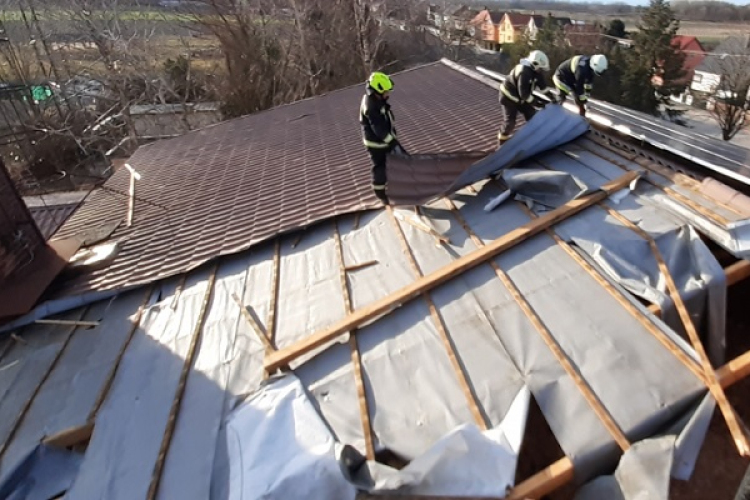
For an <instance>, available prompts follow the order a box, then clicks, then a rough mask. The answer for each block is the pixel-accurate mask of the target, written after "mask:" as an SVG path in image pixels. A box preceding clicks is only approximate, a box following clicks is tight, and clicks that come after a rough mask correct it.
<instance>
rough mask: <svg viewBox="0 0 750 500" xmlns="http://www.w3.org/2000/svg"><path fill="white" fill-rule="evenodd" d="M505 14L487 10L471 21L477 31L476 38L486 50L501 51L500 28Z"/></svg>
mask: <svg viewBox="0 0 750 500" xmlns="http://www.w3.org/2000/svg"><path fill="white" fill-rule="evenodd" d="M504 16H505V14H504V13H503V12H497V11H489V10H487V9H485V10H482V11H480V12H479V13H478V14H477V15H476V16H474V18H473V19H472V20H471V21H470V23H469V24H470V25H471V26H473V27H474V28H475V30H476V32H475V36H476V37H477V39H478V40H479V42H480V43H481V45H482V46H483V47H484V48H486V49H493V50H499V49H500V45H499V44H500V42H499V38H498V26H499V25H500V22H501V21H502V20H503V17H504Z"/></svg>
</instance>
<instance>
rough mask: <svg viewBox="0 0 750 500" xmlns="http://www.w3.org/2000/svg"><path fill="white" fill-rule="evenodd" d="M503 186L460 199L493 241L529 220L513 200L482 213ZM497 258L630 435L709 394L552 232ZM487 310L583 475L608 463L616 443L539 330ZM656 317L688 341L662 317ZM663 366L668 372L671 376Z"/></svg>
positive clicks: (648, 430)
mask: <svg viewBox="0 0 750 500" xmlns="http://www.w3.org/2000/svg"><path fill="white" fill-rule="evenodd" d="M499 192H500V189H499V188H498V187H497V186H494V185H492V183H488V184H486V185H485V187H484V188H483V189H482V191H481V192H480V193H479V195H478V196H477V199H476V200H475V201H472V202H471V203H468V204H466V205H464V206H463V207H462V214H463V216H464V218H465V219H467V220H468V222H469V224H470V225H471V226H472V227H473V228H474V231H475V232H476V233H477V234H478V235H479V236H480V238H482V239H483V240H485V241H487V242H489V241H491V240H494V239H497V238H498V237H500V236H501V235H503V234H506V233H507V232H508V231H510V230H512V229H514V228H515V227H518V226H519V225H521V224H523V223H524V222H527V221H528V220H529V219H528V216H527V215H525V214H524V213H523V212H522V211H521V210H520V208H518V207H516V206H515V205H514V204H512V203H511V204H505V205H502V206H501V208H500V209H498V210H495V211H494V212H492V214H493V216H492V217H486V216H483V211H482V208H481V207H482V206H484V205H485V204H486V202H487V201H489V200H490V199H491V198H492V197H494V196H496V195H497V194H499ZM459 199H460V198H459ZM472 200H473V197H472ZM430 214H431V216H432V217H433V220H435V224H436V226H437V228H438V230H440V231H441V232H443V233H444V234H446V235H450V237H451V240H452V241H453V239H454V238H456V239H460V236H458V235H457V234H456V233H455V231H450V230H449V228H455V226H456V225H455V223H453V224H451V223H450V222H448V223H447V224H440V223H439V222H442V221H438V220H437V217H438V214H437V213H434V212H433V211H430ZM446 226H447V227H446ZM496 262H498V264H499V265H500V267H501V268H502V269H505V270H506V272H508V274H509V276H510V278H511V279H512V280H514V281H515V282H516V284H517V286H518V287H519V289H520V291H521V292H522V293H523V294H524V295H525V296H526V297H527V299H528V300H529V303H530V305H531V306H532V307H533V308H534V309H535V311H536V312H537V314H538V315H539V316H540V319H541V320H542V321H543V322H544V324H545V325H546V326H547V327H548V329H549V330H550V332H551V334H552V335H553V337H554V338H555V340H556V341H557V342H558V343H559V344H560V347H561V348H562V349H563V351H564V352H565V353H566V354H567V356H568V357H569V358H570V359H571V361H572V362H573V363H574V365H576V366H577V368H578V370H579V372H580V373H581V374H582V375H583V377H584V378H585V380H586V381H587V382H588V384H589V385H590V387H591V388H592V390H593V391H594V392H595V394H596V395H597V396H598V397H599V399H600V400H601V401H602V403H603V404H604V405H605V407H606V408H607V409H608V410H609V412H610V413H611V414H612V416H613V418H614V419H615V421H616V422H617V423H618V424H619V426H620V427H621V428H622V429H623V431H624V432H625V433H626V435H627V436H628V437H629V438H630V439H631V440H633V441H635V440H638V439H642V438H645V437H649V436H651V435H653V434H654V433H655V432H657V431H658V430H659V429H660V427H661V426H663V425H664V424H666V423H668V422H670V421H671V420H673V419H674V418H677V417H679V416H680V415H682V414H683V413H684V412H685V411H687V410H688V409H690V408H691V406H692V404H693V403H694V402H695V401H696V400H697V398H698V397H700V396H701V395H702V394H704V393H705V388H704V386H703V384H702V382H700V381H699V380H698V379H697V378H696V377H695V376H693V374H692V373H690V372H689V371H688V370H687V369H686V368H685V367H684V366H683V365H682V364H681V363H680V362H679V361H678V360H677V359H676V358H675V357H674V356H673V355H672V354H671V353H670V352H669V351H668V350H666V349H665V348H664V347H663V346H662V345H661V344H660V343H658V341H657V340H656V339H655V338H654V337H653V336H652V335H651V334H650V333H648V332H647V331H646V330H645V328H644V326H643V325H642V324H641V323H640V321H639V320H638V319H637V318H636V317H635V316H634V315H631V314H630V313H629V312H627V310H626V309H624V308H623V307H622V306H621V305H619V303H618V302H617V301H616V300H615V298H614V297H613V296H611V295H610V294H609V293H606V292H605V291H604V290H603V289H602V288H601V286H600V285H598V284H597V283H596V282H595V281H594V279H593V278H592V277H591V276H590V275H589V274H588V273H587V272H585V271H584V270H583V268H581V267H580V265H579V264H577V263H576V262H575V261H574V260H573V259H572V258H571V257H570V256H568V255H567V254H566V253H565V252H564V251H563V250H562V249H561V248H560V247H559V246H558V245H556V244H555V243H554V241H553V240H552V239H551V238H549V237H548V236H546V235H540V236H537V237H535V238H533V239H532V240H530V241H528V242H526V243H524V244H523V245H519V246H518V247H516V248H514V249H512V250H510V251H508V252H507V253H504V254H502V255H501V256H500V257H499V258H497V259H496ZM507 294H508V292H507V291H506V290H503V289H502V288H501V289H500V290H498V291H495V292H490V291H489V290H478V291H477V296H479V297H481V298H482V299H484V298H486V297H490V296H498V295H500V296H502V295H506V296H507ZM506 300H507V299H506ZM511 303H512V302H511ZM508 305H510V304H508ZM515 309H516V308H515V307H508V306H506V307H505V308H503V310H502V311H504V312H506V315H507V313H508V312H511V311H514V310H515ZM491 311H492V312H491V316H492V317H493V318H494V317H495V316H496V315H497V320H498V322H497V324H498V331H499V333H500V335H501V339H502V342H503V344H504V346H505V347H506V349H507V350H508V352H509V354H510V355H511V357H512V358H513V359H514V361H515V363H516V364H517V365H518V366H519V369H520V370H521V372H522V373H524V374H525V381H526V383H527V384H528V385H529V387H530V389H531V391H532V394H533V395H534V397H535V399H536V400H537V402H538V403H539V406H540V408H541V409H542V412H543V414H544V416H545V418H546V419H547V421H548V423H549V424H550V427H551V429H552V431H553V432H554V434H555V436H556V438H557V440H558V441H559V443H560V445H561V447H562V448H563V450H564V451H565V453H566V455H568V456H569V457H571V458H572V459H573V461H574V463H575V465H576V471H577V473H578V474H579V479H580V478H586V477H591V476H592V475H594V474H596V473H597V472H601V470H602V467H606V465H605V464H607V463H610V464H611V463H612V460H613V459H614V456H615V455H614V454H615V449H614V448H613V442H612V440H611V437H610V436H609V435H608V433H607V432H606V431H604V429H603V428H602V426H601V424H600V423H599V421H598V419H597V418H596V417H595V416H594V415H593V411H592V410H591V409H590V407H589V406H588V405H587V404H586V403H585V401H583V400H582V396H581V393H580V391H579V389H578V388H577V387H575V385H573V384H572V383H570V384H568V383H569V377H568V376H567V375H566V374H565V372H564V371H563V370H562V368H561V367H560V365H559V363H558V362H557V360H556V359H555V358H554V357H552V355H551V353H550V351H549V348H548V347H547V346H546V345H545V344H544V343H543V342H542V341H541V339H540V336H539V334H538V333H537V332H536V331H535V329H533V328H531V326H530V325H528V326H526V320H525V318H523V316H522V315H520V311H518V312H515V311H514V313H515V315H516V318H512V317H507V316H506V317H502V316H500V315H499V314H498V313H500V312H501V311H500V310H498V311H497V312H495V310H491ZM651 321H653V323H654V325H655V326H656V327H657V328H659V329H661V330H662V331H664V332H665V334H666V335H668V336H670V337H672V338H673V340H674V341H675V343H676V344H677V345H679V346H680V347H683V348H686V346H685V344H684V342H682V341H681V339H679V337H678V336H677V335H675V334H673V333H672V332H671V331H670V330H669V329H668V328H667V327H666V326H665V325H664V324H663V323H661V322H660V321H659V320H658V319H656V318H652V319H651ZM573 332H575V333H573ZM664 373H670V374H671V376H670V377H669V378H668V379H665V377H664ZM654 391H656V392H654Z"/></svg>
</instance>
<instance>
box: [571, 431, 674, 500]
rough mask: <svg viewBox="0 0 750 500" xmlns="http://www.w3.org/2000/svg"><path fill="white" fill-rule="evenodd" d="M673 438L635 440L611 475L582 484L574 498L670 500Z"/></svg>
mask: <svg viewBox="0 0 750 500" xmlns="http://www.w3.org/2000/svg"><path fill="white" fill-rule="evenodd" d="M673 454H674V437H673V436H665V437H661V438H657V439H646V440H644V441H640V442H638V443H635V444H634V445H633V446H632V447H631V448H630V449H629V450H628V451H626V452H625V454H624V455H623V456H622V459H621V460H620V465H618V466H617V470H616V471H615V473H614V475H612V476H600V477H598V478H596V479H594V480H593V481H591V482H590V483H588V484H586V485H584V486H583V488H581V489H580V491H579V492H578V493H577V494H576V496H575V498H574V500H602V499H605V498H606V499H608V500H667V499H668V498H669V471H670V470H671V469H672V457H673Z"/></svg>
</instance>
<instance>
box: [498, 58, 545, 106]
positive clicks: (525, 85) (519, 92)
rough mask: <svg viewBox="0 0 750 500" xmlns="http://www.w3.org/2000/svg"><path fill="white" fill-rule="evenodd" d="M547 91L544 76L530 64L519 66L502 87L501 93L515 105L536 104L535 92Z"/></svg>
mask: <svg viewBox="0 0 750 500" xmlns="http://www.w3.org/2000/svg"><path fill="white" fill-rule="evenodd" d="M535 89H538V90H540V91H542V92H544V91H546V90H547V83H546V82H545V79H544V75H542V74H541V73H540V72H538V71H536V70H535V69H534V68H532V67H531V66H530V65H529V64H524V63H521V64H518V65H516V67H515V68H513V70H512V71H511V72H510V74H509V75H508V77H507V78H506V79H505V82H503V84H502V85H501V86H500V93H501V94H502V95H504V96H505V97H507V98H508V99H510V100H511V101H513V102H515V103H522V102H525V103H532V102H534V90H535Z"/></svg>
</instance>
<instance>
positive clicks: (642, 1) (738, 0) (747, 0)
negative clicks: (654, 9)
mask: <svg viewBox="0 0 750 500" xmlns="http://www.w3.org/2000/svg"><path fill="white" fill-rule="evenodd" d="M579 1H580V2H581V3H624V4H627V5H648V0H579ZM683 1H685V0H683ZM723 1H725V2H726V3H732V4H734V5H748V4H750V0H723ZM672 3H679V0H677V1H675V0H672Z"/></svg>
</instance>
